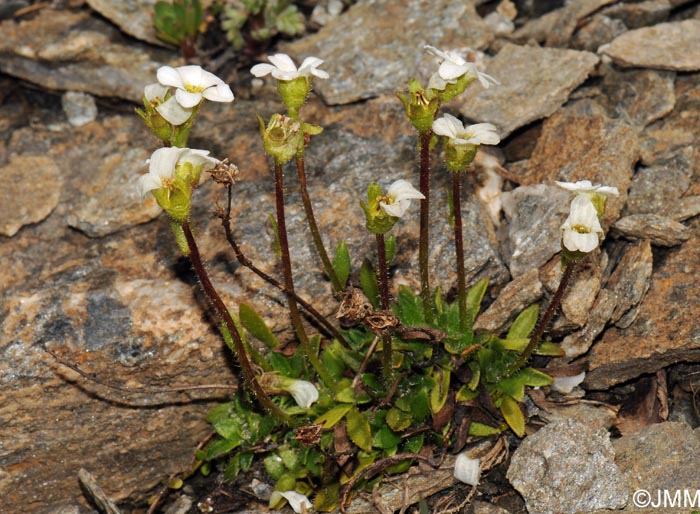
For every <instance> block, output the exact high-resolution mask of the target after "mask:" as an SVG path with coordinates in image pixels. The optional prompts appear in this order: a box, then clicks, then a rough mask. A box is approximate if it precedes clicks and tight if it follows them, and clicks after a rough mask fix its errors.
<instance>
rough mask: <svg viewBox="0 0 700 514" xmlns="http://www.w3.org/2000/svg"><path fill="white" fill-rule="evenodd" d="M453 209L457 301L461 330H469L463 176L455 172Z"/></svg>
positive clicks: (453, 178)
mask: <svg viewBox="0 0 700 514" xmlns="http://www.w3.org/2000/svg"><path fill="white" fill-rule="evenodd" d="M451 175H452V208H453V212H454V220H455V227H454V229H455V256H456V258H457V301H458V303H459V328H460V330H461V331H462V332H466V330H467V328H468V327H467V325H468V323H467V281H466V274H465V271H464V239H463V235H462V205H461V204H462V202H461V199H460V190H461V180H460V179H461V174H460V173H459V172H456V171H453V172H452V173H451Z"/></svg>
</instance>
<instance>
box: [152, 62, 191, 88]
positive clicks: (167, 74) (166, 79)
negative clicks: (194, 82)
mask: <svg viewBox="0 0 700 514" xmlns="http://www.w3.org/2000/svg"><path fill="white" fill-rule="evenodd" d="M156 77H158V82H160V83H161V84H163V85H164V86H171V87H177V88H184V87H185V84H184V83H183V82H182V77H180V74H179V73H178V72H177V70H176V69H175V68H172V67H170V66H161V67H160V68H158V71H157V72H156Z"/></svg>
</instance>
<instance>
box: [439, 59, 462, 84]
mask: <svg viewBox="0 0 700 514" xmlns="http://www.w3.org/2000/svg"><path fill="white" fill-rule="evenodd" d="M468 64H469V63H465V64H457V63H455V62H453V61H445V62H443V63H442V64H441V65H440V68H439V69H438V73H439V74H440V76H441V77H442V78H443V79H445V80H453V79H456V78H459V77H461V76H462V75H464V74H465V73H467V72H468V71H469V66H468Z"/></svg>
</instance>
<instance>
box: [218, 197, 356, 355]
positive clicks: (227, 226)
mask: <svg viewBox="0 0 700 514" xmlns="http://www.w3.org/2000/svg"><path fill="white" fill-rule="evenodd" d="M227 190H228V203H227V206H226V211H225V213H224V214H223V215H222V216H221V223H222V225H223V227H224V232H225V233H226V240H227V241H228V244H229V246H231V249H232V250H233V253H234V254H235V256H236V260H237V261H238V263H239V264H240V265H241V266H244V267H246V268H248V269H249V270H250V271H252V272H253V273H255V274H256V275H257V276H259V277H260V278H261V279H263V280H264V281H265V282H267V283H268V284H270V285H271V286H273V287H276V288H277V289H278V290H280V291H282V292H283V293H285V294H287V293H288V291H287V288H286V287H284V284H282V283H281V282H280V281H279V280H277V279H276V278H274V277H271V276H270V275H268V274H267V273H265V272H264V271H263V270H261V269H260V268H258V267H257V266H256V265H255V264H253V262H252V261H251V260H250V259H248V257H246V256H245V254H244V253H243V250H241V247H240V246H239V245H238V242H237V241H236V238H235V237H234V235H233V229H232V228H231V201H232V187H231V185H230V184H229V185H228V187H227ZM292 295H293V296H294V299H295V300H296V302H297V303H298V304H299V305H301V306H302V308H303V309H304V310H305V311H306V312H308V313H309V315H311V317H312V318H313V319H314V320H316V322H317V323H318V324H319V325H320V326H321V328H323V329H324V330H326V332H327V333H328V335H330V336H331V337H333V338H335V339H337V340H338V341H339V342H340V344H342V345H343V346H344V347H345V348H350V344H349V343H348V342H347V340H346V339H345V338H344V337H343V334H341V333H340V330H338V329H337V328H336V327H335V326H334V325H333V324H332V323H331V322H330V321H328V318H326V317H325V316H323V315H322V314H321V313H320V312H318V311H317V310H316V309H315V308H314V306H313V305H311V303H309V302H308V301H306V300H304V298H302V297H301V296H299V295H298V294H296V293H294V292H292Z"/></svg>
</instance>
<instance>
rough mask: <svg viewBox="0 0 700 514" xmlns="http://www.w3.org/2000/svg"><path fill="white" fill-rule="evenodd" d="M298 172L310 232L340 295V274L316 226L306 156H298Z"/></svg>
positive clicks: (341, 288)
mask: <svg viewBox="0 0 700 514" xmlns="http://www.w3.org/2000/svg"><path fill="white" fill-rule="evenodd" d="M297 171H298V173H299V189H300V191H301V201H302V203H303V204H304V212H305V213H306V221H307V222H308V224H309V230H310V231H311V237H312V238H313V240H314V246H315V247H316V252H317V253H318V256H319V257H320V258H321V262H322V263H323V269H324V270H325V271H326V274H327V275H328V278H329V279H330V280H331V284H332V286H333V291H334V292H335V293H336V294H338V293H340V292H341V291H342V290H343V286H342V285H341V283H340V279H339V278H338V274H337V273H336V272H335V268H333V264H331V260H330V258H329V257H328V252H326V248H325V246H323V239H321V231H320V230H319V229H318V225H317V224H316V218H315V216H314V209H313V206H312V205H311V198H309V191H308V189H307V187H306V166H305V164H304V156H303V155H299V154H297Z"/></svg>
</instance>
